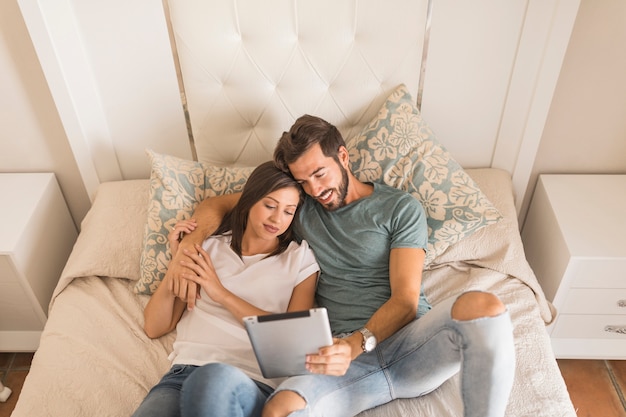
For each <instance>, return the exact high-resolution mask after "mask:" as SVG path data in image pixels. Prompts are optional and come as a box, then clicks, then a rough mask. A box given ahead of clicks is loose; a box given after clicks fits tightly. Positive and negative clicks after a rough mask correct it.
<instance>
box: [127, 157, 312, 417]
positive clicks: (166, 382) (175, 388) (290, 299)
mask: <svg viewBox="0 0 626 417" xmlns="http://www.w3.org/2000/svg"><path fill="white" fill-rule="evenodd" d="M302 199H303V196H302V191H301V188H300V186H299V185H298V184H297V183H296V182H295V181H294V180H293V179H292V178H291V177H290V176H288V175H287V174H285V173H283V172H282V171H280V170H279V169H277V168H276V167H275V166H274V164H273V162H266V163H264V164H262V165H260V166H259V167H257V168H256V169H255V170H254V171H253V172H252V174H251V175H250V178H249V179H248V181H247V183H246V185H245V187H244V190H243V192H242V194H241V198H240V200H239V202H238V203H237V205H236V206H235V207H234V208H233V210H232V211H230V212H229V213H228V215H227V216H226V217H225V218H224V220H223V221H222V223H221V225H220V226H219V228H218V229H217V231H216V232H215V233H214V234H213V235H212V236H210V237H209V238H208V239H206V240H205V241H204V243H203V245H202V247H201V246H198V245H196V247H195V249H196V250H195V251H194V253H190V252H189V251H187V250H185V253H186V254H187V255H189V256H190V258H191V259H192V260H193V262H186V263H184V266H186V267H187V268H189V271H191V272H188V273H186V274H184V276H183V277H184V278H185V279H187V280H189V281H190V282H193V283H195V284H198V285H199V286H200V288H201V292H200V295H201V296H200V298H199V299H198V300H197V302H196V306H195V308H193V309H191V310H189V309H186V306H187V304H186V303H185V302H183V301H181V300H180V299H179V298H177V297H176V296H175V295H174V293H173V292H172V291H171V290H170V283H169V282H167V281H168V279H169V278H168V277H167V276H166V278H165V279H164V280H163V282H161V284H160V285H159V287H158V289H157V290H156V291H155V292H154V294H153V295H152V297H151V298H150V301H149V302H148V304H147V305H146V308H145V311H144V317H145V324H144V329H145V332H146V334H147V335H148V336H149V337H151V338H157V337H160V336H162V335H164V334H166V333H169V332H170V331H172V330H173V329H174V328H176V330H177V336H176V341H175V342H174V351H173V352H172V354H171V355H170V359H171V360H172V368H171V369H170V371H169V372H168V373H167V374H165V376H163V378H162V379H161V381H160V382H159V383H158V384H157V385H156V386H155V387H153V388H152V390H151V391H150V392H149V393H148V395H147V396H146V398H145V399H144V401H143V402H142V403H141V405H140V406H139V408H138V409H137V411H136V412H135V413H134V414H133V416H134V417H143V416H151V417H154V416H187V415H189V416H192V415H193V416H209V415H210V416H225V417H226V416H228V417H234V416H260V415H261V410H262V408H263V404H264V402H265V399H266V398H267V397H268V395H269V394H270V393H271V392H272V391H273V389H274V388H275V387H276V385H277V383H278V382H280V381H276V380H267V379H265V378H263V377H262V375H261V372H260V370H259V368H258V365H257V362H256V359H255V357H254V352H253V351H252V347H251V345H250V342H249V339H248V336H247V333H246V331H245V329H244V327H243V321H242V318H243V317H245V316H249V315H260V314H268V313H277V312H285V311H297V310H304V309H308V308H311V307H312V306H313V303H314V294H315V285H316V279H317V273H318V270H319V267H318V265H317V262H316V261H315V258H314V256H313V253H312V251H311V250H310V248H309V246H308V244H307V242H306V241H303V242H301V243H300V244H298V243H296V242H295V241H294V235H293V231H292V221H293V219H294V218H295V216H296V212H297V210H298V209H299V207H300V205H301V204H302ZM195 226H196V224H195V222H194V221H193V220H188V221H181V222H178V223H177V224H176V226H175V227H174V229H173V230H172V232H171V233H170V234H169V236H168V238H169V241H170V245H171V250H172V253H175V252H176V251H177V250H178V236H179V233H190V232H191V231H193V230H194V229H195Z"/></svg>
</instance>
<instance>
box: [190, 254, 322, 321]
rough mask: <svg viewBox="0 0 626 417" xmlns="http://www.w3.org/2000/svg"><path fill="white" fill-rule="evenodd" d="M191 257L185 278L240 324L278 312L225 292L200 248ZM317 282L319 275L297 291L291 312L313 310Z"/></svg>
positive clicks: (312, 277) (293, 295)
mask: <svg viewBox="0 0 626 417" xmlns="http://www.w3.org/2000/svg"><path fill="white" fill-rule="evenodd" d="M188 256H189V258H191V260H192V261H193V262H184V265H185V266H186V267H187V268H189V269H190V270H191V271H192V272H191V273H184V274H183V278H185V279H187V280H189V281H192V282H195V283H196V284H198V285H199V286H200V287H202V289H203V290H204V291H205V292H206V293H207V294H208V296H209V297H210V298H211V300H213V301H215V302H216V303H220V304H221V305H222V306H223V307H224V308H226V309H227V310H228V311H229V312H230V313H231V314H232V315H233V316H234V317H235V318H236V319H237V320H238V321H240V322H243V318H244V317H246V316H262V315H266V314H271V313H276V312H275V311H265V310H262V309H260V308H258V307H256V306H255V305H253V304H250V303H249V302H247V301H246V300H244V299H243V298H240V297H239V296H237V295H236V294H234V293H232V292H230V291H229V290H228V289H226V288H224V286H223V285H222V283H221V281H220V280H219V278H218V276H217V274H216V273H215V269H214V268H213V263H212V262H211V258H210V257H209V254H208V253H206V252H205V250H204V249H202V247H201V246H199V245H198V246H196V248H195V250H194V252H189V253H188ZM316 278H317V273H315V274H312V275H311V276H309V277H308V278H306V279H305V280H304V281H303V282H301V283H300V284H298V285H297V286H296V287H295V289H294V292H293V293H292V296H291V301H290V302H289V310H288V311H296V310H305V309H307V308H311V307H312V306H313V298H314V292H315V280H316Z"/></svg>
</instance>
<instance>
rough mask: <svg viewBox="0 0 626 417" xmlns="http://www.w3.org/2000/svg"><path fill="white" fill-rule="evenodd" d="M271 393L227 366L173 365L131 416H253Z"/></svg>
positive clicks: (259, 412) (235, 369)
mask: <svg viewBox="0 0 626 417" xmlns="http://www.w3.org/2000/svg"><path fill="white" fill-rule="evenodd" d="M271 392H272V388H270V387H268V386H267V385H265V384H263V383H261V382H257V381H254V380H252V379H250V377H248V376H247V375H246V374H245V373H243V372H242V371H241V370H239V369H238V368H236V367H234V366H231V365H226V364H223V363H210V364H207V365H204V366H192V365H174V366H172V368H171V369H170V370H169V371H168V372H167V373H166V374H165V375H164V376H163V378H161V381H160V382H159V383H158V384H157V385H155V386H154V387H153V388H152V389H151V390H150V392H149V393H148V395H147V396H146V398H144V400H143V402H142V403H141V405H140V406H139V408H138V409H137V410H136V411H135V413H134V414H133V417H157V416H162V417H174V416H176V417H178V416H193V417H201V416H204V417H209V416H211V417H244V416H245V417H253V416H255V417H256V416H260V415H261V410H263V404H264V403H265V400H266V399H267V397H268V396H269V395H270V393H271Z"/></svg>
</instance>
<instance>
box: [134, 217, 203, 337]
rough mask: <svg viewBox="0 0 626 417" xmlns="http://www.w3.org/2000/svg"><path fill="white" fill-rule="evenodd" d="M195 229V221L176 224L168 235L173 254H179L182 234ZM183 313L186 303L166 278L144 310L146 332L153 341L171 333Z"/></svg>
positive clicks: (183, 221) (182, 221)
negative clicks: (177, 295)
mask: <svg viewBox="0 0 626 417" xmlns="http://www.w3.org/2000/svg"><path fill="white" fill-rule="evenodd" d="M195 227H196V224H195V222H194V221H193V220H181V221H178V222H176V225H175V226H174V229H172V230H171V231H170V233H169V234H168V235H167V240H168V242H169V245H170V251H171V252H172V253H173V254H175V253H177V252H178V244H179V242H178V239H179V236H180V233H183V234H185V233H190V232H191V231H193V230H194V229H195ZM170 266H171V265H170ZM183 311H185V303H184V302H183V301H182V300H181V299H179V298H177V297H176V296H175V295H174V294H173V293H172V292H171V291H170V290H169V282H168V278H167V277H166V278H165V279H164V280H163V281H162V282H161V283H160V284H159V286H158V288H157V290H156V291H155V292H154V294H152V297H150V300H149V301H148V304H147V305H146V308H145V309H144V312H143V315H144V326H143V328H144V331H145V332H146V334H147V335H148V337H150V338H152V339H154V338H157V337H161V336H163V335H164V334H167V333H169V332H171V331H172V330H174V328H175V327H176V324H177V323H178V321H179V320H180V318H181V317H182V315H183Z"/></svg>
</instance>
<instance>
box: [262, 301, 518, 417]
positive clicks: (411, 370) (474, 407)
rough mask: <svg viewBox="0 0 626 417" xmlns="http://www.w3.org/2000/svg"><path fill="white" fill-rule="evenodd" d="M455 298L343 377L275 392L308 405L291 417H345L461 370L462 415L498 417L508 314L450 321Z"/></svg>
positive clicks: (298, 380) (295, 380)
mask: <svg viewBox="0 0 626 417" xmlns="http://www.w3.org/2000/svg"><path fill="white" fill-rule="evenodd" d="M456 299H457V297H453V298H450V299H447V300H445V301H443V302H441V303H439V304H437V305H436V306H434V307H433V309H432V310H431V311H429V312H428V313H427V314H425V315H424V316H422V317H420V318H419V319H418V320H415V321H413V322H411V323H409V324H408V325H406V326H405V327H403V328H402V329H400V330H399V331H398V332H396V333H395V334H394V335H393V336H391V337H390V338H388V339H386V340H384V341H383V342H381V343H380V344H379V345H378V346H377V347H376V349H375V350H374V351H372V352H369V353H363V354H361V355H360V356H359V357H357V358H356V359H355V360H354V361H353V362H352V363H351V364H350V368H349V369H348V371H347V373H346V374H345V375H343V376H341V377H337V376H327V375H305V376H296V377H292V378H289V379H287V380H286V381H284V382H283V383H282V384H281V385H280V386H279V387H278V388H277V389H276V391H275V392H274V394H275V393H276V392H279V391H282V390H291V391H295V392H297V393H298V394H299V395H300V396H302V397H303V398H304V399H305V400H306V402H307V406H306V408H305V409H303V410H298V411H296V412H293V413H291V414H290V416H291V417H304V416H324V417H331V416H337V417H347V416H354V415H356V414H358V413H360V412H361V411H363V410H367V409H370V408H373V407H376V406H378V405H381V404H385V403H387V402H389V401H391V400H394V399H396V398H413V397H418V396H421V395H424V394H427V393H429V392H431V391H433V390H435V389H436V388H437V387H439V386H440V385H441V384H442V383H443V382H445V381H446V380H448V379H449V378H451V377H452V376H454V375H455V374H457V373H458V372H459V371H460V372H461V375H460V376H461V378H460V380H461V397H462V400H463V405H464V416H465V417H496V416H498V417H502V416H504V413H505V410H506V406H507V404H508V398H509V394H510V391H511V387H512V385H513V377H514V374H515V346H514V342H513V330H512V324H511V320H510V317H509V313H508V311H506V312H504V313H502V314H500V315H498V316H496V317H485V318H479V319H475V320H468V321H459V320H454V319H453V318H452V317H451V315H450V314H451V313H450V312H451V310H452V306H453V304H454V302H455V301H456ZM274 394H272V395H274Z"/></svg>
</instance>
